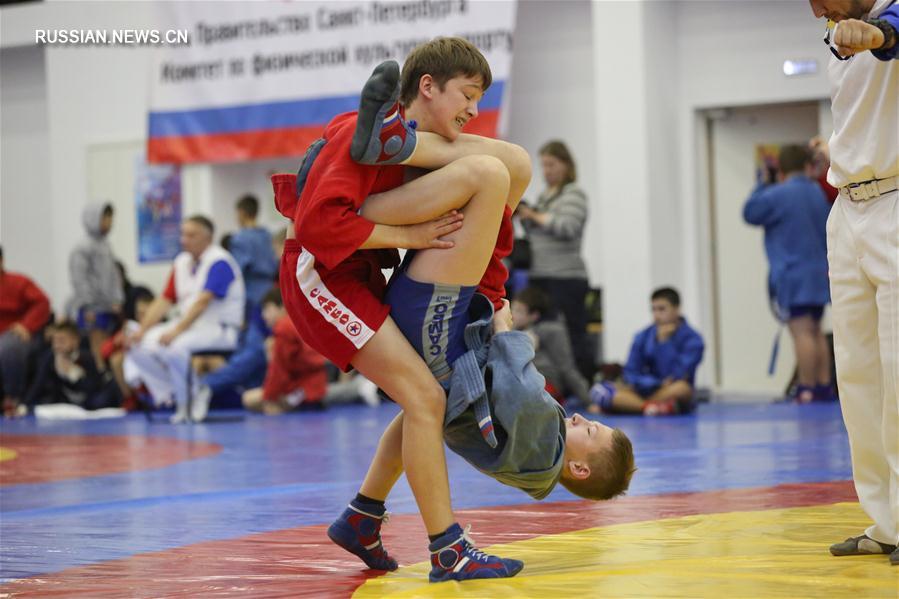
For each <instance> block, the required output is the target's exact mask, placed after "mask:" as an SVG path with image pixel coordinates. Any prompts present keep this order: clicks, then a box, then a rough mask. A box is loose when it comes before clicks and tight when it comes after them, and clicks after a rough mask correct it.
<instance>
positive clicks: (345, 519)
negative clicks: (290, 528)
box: [328, 501, 397, 570]
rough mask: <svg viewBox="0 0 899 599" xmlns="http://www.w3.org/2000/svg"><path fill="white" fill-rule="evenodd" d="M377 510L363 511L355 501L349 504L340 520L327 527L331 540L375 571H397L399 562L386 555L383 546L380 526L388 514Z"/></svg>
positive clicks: (369, 507) (367, 506) (366, 509)
mask: <svg viewBox="0 0 899 599" xmlns="http://www.w3.org/2000/svg"><path fill="white" fill-rule="evenodd" d="M378 511H379V510H377V509H376V508H375V506H371V505H366V506H365V508H364V509H362V506H361V505H360V504H358V503H357V502H356V501H353V502H351V503H350V505H349V506H347V508H346V509H345V510H344V511H343V513H342V514H341V515H340V517H339V518H337V520H335V521H334V523H333V524H331V526H329V527H328V537H329V538H330V539H331V540H332V541H334V542H335V543H337V544H338V545H340V546H341V547H343V548H344V549H346V550H347V551H349V552H350V553H352V554H354V555H356V556H358V557H359V559H361V560H362V561H363V562H365V565H366V566H368V567H369V568H371V569H372V570H396V568H397V563H396V560H395V559H393V558H392V557H390V556H389V555H387V550H386V549H384V545H383V544H382V543H381V525H382V524H386V523H387V520H388V519H389V517H390V516H389V514H388V513H387V512H386V511H385V510H384V508H381V509H380V512H381V513H380V514H379V513H377V512H378Z"/></svg>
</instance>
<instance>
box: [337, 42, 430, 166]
mask: <svg viewBox="0 0 899 599" xmlns="http://www.w3.org/2000/svg"><path fill="white" fill-rule="evenodd" d="M399 96H400V65H399V64H397V62H396V61H395V60H388V61H386V62H382V63H381V64H379V65H378V66H377V67H375V70H374V72H372V74H371V77H369V78H368V81H366V82H365V87H363V88H362V98H361V99H360V100H359V114H358V116H357V118H356V131H355V132H354V133H353V141H352V143H351V144H350V157H351V158H352V159H353V160H354V161H356V162H358V163H360V164H369V165H384V164H400V163H401V162H403V161H405V160H406V159H408V158H409V157H410V156H411V155H412V152H413V151H414V150H415V144H416V138H415V122H414V121H412V122H408V123H407V122H406V120H405V119H404V118H403V115H402V111H401V108H400V105H399V104H398V103H397V99H398V98H399Z"/></svg>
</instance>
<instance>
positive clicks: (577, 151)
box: [507, 0, 603, 284]
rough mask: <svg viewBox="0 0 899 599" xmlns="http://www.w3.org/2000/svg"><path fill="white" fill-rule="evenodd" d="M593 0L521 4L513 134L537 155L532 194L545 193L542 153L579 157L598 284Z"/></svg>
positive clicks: (587, 249) (590, 265)
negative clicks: (561, 148) (551, 149)
mask: <svg viewBox="0 0 899 599" xmlns="http://www.w3.org/2000/svg"><path fill="white" fill-rule="evenodd" d="M592 36H593V32H592V25H591V6H590V2H589V1H588V0H561V1H556V2H545V1H540V2H535V1H525V2H519V5H518V14H517V20H516V23H515V50H514V53H513V59H512V73H511V84H510V88H511V89H510V93H511V103H510V106H509V108H510V112H511V114H510V115H509V121H508V136H507V138H508V139H509V141H512V142H514V143H517V144H519V145H521V146H522V147H524V148H527V149H528V150H529V151H530V152H531V156H532V157H533V161H534V176H533V178H532V180H531V186H530V187H529V188H528V191H527V193H526V195H525V197H526V198H529V199H530V200H531V201H534V200H536V198H537V195H538V194H539V193H540V192H541V191H542V190H543V175H542V173H541V171H540V163H539V161H538V156H537V151H538V149H539V148H540V146H542V145H543V144H544V143H546V142H547V141H549V140H551V139H561V140H562V141H564V142H565V143H566V144H567V145H568V147H569V149H570V150H571V153H572V155H573V157H574V159H575V163H576V164H577V168H578V182H579V184H580V185H581V186H582V187H583V188H584V190H585V191H586V192H587V197H588V198H590V199H591V204H590V216H589V219H588V221H587V229H586V231H585V237H584V248H583V256H584V259H585V261H586V262H587V269H588V272H589V274H590V279H591V281H592V282H593V283H594V284H599V283H600V282H602V279H603V273H602V259H601V253H602V249H601V244H600V243H599V240H600V230H601V229H600V220H601V215H600V213H599V203H598V202H597V201H596V194H597V193H598V188H597V186H598V176H597V160H596V151H597V148H596V135H595V130H596V128H595V118H596V115H595V111H594V109H593V103H592V102H591V100H590V99H591V98H592V97H593V95H594V82H593V76H594V70H593V53H592V45H593V42H592Z"/></svg>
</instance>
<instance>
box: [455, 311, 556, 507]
mask: <svg viewBox="0 0 899 599" xmlns="http://www.w3.org/2000/svg"><path fill="white" fill-rule="evenodd" d="M492 319H493V305H492V304H491V302H490V300H488V299H487V298H486V297H485V296H483V295H481V294H477V293H476V294H475V295H474V297H473V298H472V301H471V306H470V308H469V321H470V324H468V325H467V326H466V327H465V344H466V347H467V348H468V352H467V353H465V354H463V355H462V356H461V357H460V358H458V359H457V360H456V361H455V362H454V363H453V374H452V375H451V376H450V378H449V379H448V380H447V381H445V382H444V385H445V386H446V387H448V397H447V401H446V416H445V418H444V434H443V436H444V439H445V441H446V444H447V446H449V448H450V449H451V450H453V451H454V452H455V453H457V454H459V455H460V456H461V457H462V458H464V459H465V461H467V462H468V463H469V464H471V465H472V466H474V467H475V468H477V469H478V470H480V471H481V472H483V473H484V474H486V475H488V476H491V477H493V478H495V479H496V480H498V481H499V482H501V483H503V484H505V485H509V486H512V487H515V488H517V489H521V490H522V491H524V492H525V493H527V494H528V495H530V496H531V497H533V498H534V499H543V498H544V497H546V496H547V495H549V493H550V491H552V490H553V487H555V486H556V483H558V482H559V478H560V476H561V475H562V465H563V457H564V454H565V411H564V410H563V409H562V407H561V406H560V405H559V404H558V403H557V402H556V400H554V399H553V398H552V396H550V395H549V393H547V392H546V390H545V381H544V378H543V376H542V375H541V374H540V373H539V372H538V371H537V369H536V368H535V367H534V364H533V360H534V346H533V345H532V344H531V340H530V338H528V336H527V334H526V333H523V332H521V331H509V332H505V333H500V334H498V335H492V331H493V322H492Z"/></svg>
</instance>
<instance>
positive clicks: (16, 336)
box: [0, 247, 50, 417]
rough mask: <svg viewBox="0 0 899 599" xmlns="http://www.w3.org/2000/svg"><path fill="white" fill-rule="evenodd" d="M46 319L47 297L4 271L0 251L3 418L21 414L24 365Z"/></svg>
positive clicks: (27, 281) (22, 278)
mask: <svg viewBox="0 0 899 599" xmlns="http://www.w3.org/2000/svg"><path fill="white" fill-rule="evenodd" d="M49 319H50V301H49V300H48V299H47V296H46V295H45V294H44V292H43V291H42V290H41V288H40V287H38V286H37V285H35V284H34V282H33V281H32V280H31V279H29V278H28V277H26V276H24V275H20V274H18V273H13V272H8V271H6V270H5V269H4V267H3V248H2V247H0V387H2V395H3V415H4V416H5V417H13V416H16V415H17V414H18V415H21V414H22V413H23V410H24V403H22V400H23V399H24V398H25V392H26V384H27V381H26V380H25V372H26V368H25V366H26V362H27V359H28V355H29V353H30V352H31V350H32V348H33V346H34V336H35V335H36V334H37V333H39V332H40V330H41V329H42V328H43V327H44V326H45V325H46V324H47V321H48V320H49ZM20 406H21V408H20Z"/></svg>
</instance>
